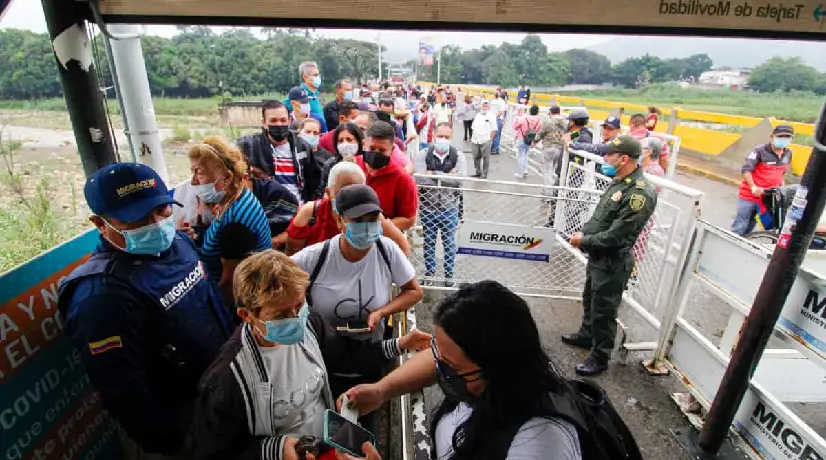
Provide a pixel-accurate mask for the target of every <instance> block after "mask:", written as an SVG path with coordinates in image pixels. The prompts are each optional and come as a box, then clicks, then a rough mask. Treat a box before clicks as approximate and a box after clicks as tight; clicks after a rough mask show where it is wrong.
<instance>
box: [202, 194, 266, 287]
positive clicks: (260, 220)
mask: <svg viewBox="0 0 826 460" xmlns="http://www.w3.org/2000/svg"><path fill="white" fill-rule="evenodd" d="M271 247H272V234H271V233H270V226H269V223H268V222H267V215H266V214H265V213H264V208H263V207H262V206H261V203H260V202H259V201H258V199H257V198H255V195H253V194H252V192H250V191H249V190H248V189H246V188H244V191H243V192H241V196H239V197H238V199H237V200H235V202H234V203H232V204H231V205H230V206H229V208H227V210H226V211H224V213H223V214H222V215H221V216H220V217H219V218H216V219H213V221H212V223H211V224H210V226H209V228H208V229H207V231H206V234H205V235H204V243H203V245H202V249H201V254H202V259H203V261H204V264H206V268H207V274H208V275H209V278H210V279H211V280H213V281H215V282H218V281H220V280H221V270H222V265H221V259H222V258H224V259H235V260H237V259H243V258H245V257H246V256H247V255H249V254H250V253H252V252H256V251H263V250H265V249H269V248H271Z"/></svg>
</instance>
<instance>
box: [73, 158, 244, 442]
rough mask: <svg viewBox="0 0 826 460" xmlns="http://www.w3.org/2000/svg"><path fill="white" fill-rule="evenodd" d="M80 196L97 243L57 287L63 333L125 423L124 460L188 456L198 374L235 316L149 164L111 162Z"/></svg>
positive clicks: (226, 334)
mask: <svg viewBox="0 0 826 460" xmlns="http://www.w3.org/2000/svg"><path fill="white" fill-rule="evenodd" d="M84 195H85V196H86V202H87V204H88V205H89V208H90V209H91V211H92V213H93V214H94V215H93V216H92V217H91V218H90V220H91V221H92V223H94V224H95V226H96V227H97V229H98V231H99V232H100V244H99V245H98V247H97V248H96V249H95V251H94V253H93V254H92V256H91V258H90V259H89V260H88V261H87V262H86V263H84V264H83V265H81V266H79V267H78V268H76V269H75V270H74V271H73V272H72V273H71V274H70V275H69V276H68V278H66V279H65V280H64V281H63V283H62V284H61V286H60V298H59V305H60V310H61V312H62V314H63V317H64V318H65V330H66V333H67V334H68V336H69V338H70V339H71V340H72V342H73V344H74V345H75V346H76V347H77V348H78V350H79V351H80V354H81V357H82V359H83V362H84V364H85V366H86V370H87V372H88V373H89V377H90V379H91V382H92V384H93V385H94V387H95V389H97V390H98V392H100V395H101V398H102V400H103V404H104V407H105V408H106V409H107V410H108V411H109V414H110V415H111V416H112V417H114V418H115V420H117V421H118V423H119V424H120V427H121V428H122V430H123V432H122V434H123V435H125V436H122V439H123V440H124V446H125V447H126V450H127V458H130V457H136V458H168V457H174V458H186V457H187V452H188V448H187V446H186V442H185V439H186V436H185V433H186V432H187V428H188V423H189V422H188V419H189V418H190V416H189V414H188V413H189V411H190V409H189V408H190V407H191V403H192V402H193V401H194V398H195V396H196V395H195V393H196V388H197V383H198V379H199V378H200V377H201V374H202V373H203V372H204V370H206V368H207V366H208V365H209V364H210V363H211V362H212V360H213V359H214V358H215V356H216V355H217V353H218V351H219V349H220V348H221V346H222V345H223V344H224V342H225V341H226V340H227V338H228V337H229V335H230V333H231V328H232V316H231V314H230V312H229V310H227V309H226V308H225V307H224V306H223V305H222V303H221V298H220V294H219V293H218V290H217V288H216V287H215V286H214V285H213V284H212V283H210V282H209V280H208V279H207V277H206V272H205V270H204V266H203V264H202V263H201V261H200V260H199V258H198V253H197V252H196V250H195V246H194V244H193V243H192V241H191V240H190V239H189V237H187V236H186V234H184V233H182V232H177V231H176V230H175V225H174V222H173V219H172V207H171V205H172V204H178V203H176V202H175V201H174V200H173V199H172V198H171V196H170V194H169V191H168V190H167V188H166V185H165V184H164V182H163V181H162V180H161V178H160V177H159V176H158V174H157V173H156V172H155V171H153V170H152V168H150V167H148V166H145V165H142V164H137V163H116V164H113V165H109V166H107V167H105V168H103V169H101V170H99V171H97V172H96V173H95V174H94V175H93V176H92V177H90V178H89V180H88V181H87V182H86V186H85V188H84Z"/></svg>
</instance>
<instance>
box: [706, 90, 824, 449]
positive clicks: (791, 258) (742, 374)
mask: <svg viewBox="0 0 826 460" xmlns="http://www.w3.org/2000/svg"><path fill="white" fill-rule="evenodd" d="M824 183H826V104H824V106H823V108H822V109H821V112H820V119H819V121H818V123H817V125H816V126H815V147H814V148H813V149H812V155H811V157H809V164H808V165H807V166H806V171H805V172H804V173H803V180H802V181H801V186H800V188H798V190H797V193H796V194H795V198H794V200H793V202H792V207H791V209H790V210H789V212H788V214H787V216H786V220H785V222H784V223H783V229H782V230H781V231H780V237H779V239H778V242H777V246H776V247H775V248H774V253H773V254H772V258H771V261H770V262H769V266H768V268H766V273H765V275H764V276H763V281H762V283H761V284H760V288H759V290H758V291H757V295H756V296H755V297H754V303H753V304H752V307H751V311H750V312H749V315H748V317H747V318H746V321H745V323H744V324H743V329H742V331H741V332H740V339H739V340H738V341H737V346H736V347H735V348H734V352H733V353H732V355H731V360H730V361H729V365H728V367H727V368H726V373H725V375H723V379H722V381H721V382H720V388H719V389H718V390H717V393H716V394H715V396H714V402H713V403H712V404H711V408H710V409H709V411H708V415H707V416H706V420H705V423H704V424H703V429H702V431H700V434H699V440H698V442H697V445H698V446H699V448H700V449H701V450H702V452H703V453H704V454H706V455H707V456H709V458H710V456H714V455H716V454H717V453H718V451H719V449H720V448H721V447H722V445H723V442H724V441H725V438H726V436H727V435H728V432H729V428H730V427H731V422H732V421H733V420H734V416H735V415H736V413H737V410H738V408H739V407H740V403H741V402H742V400H743V396H744V395H745V393H746V391H747V390H748V387H749V381H750V380H751V377H752V375H754V371H755V369H756V368H757V364H758V363H759V362H760V357H761V356H762V355H763V350H765V348H766V344H767V343H768V341H769V338H770V337H771V335H772V332H773V331H774V324H775V323H776V322H777V319H778V318H779V317H780V313H781V311H782V310H783V306H784V305H785V303H786V298H787V297H788V295H789V291H790V290H791V288H792V284H794V281H795V279H796V278H797V271H798V269H799V268H800V264H801V263H802V262H803V258H804V257H805V256H806V251H808V249H809V244H810V243H811V241H812V235H814V231H815V228H816V227H817V224H818V220H819V219H820V215H821V213H822V212H823V208H824V206H825V205H826V188H824V187H823V184H824Z"/></svg>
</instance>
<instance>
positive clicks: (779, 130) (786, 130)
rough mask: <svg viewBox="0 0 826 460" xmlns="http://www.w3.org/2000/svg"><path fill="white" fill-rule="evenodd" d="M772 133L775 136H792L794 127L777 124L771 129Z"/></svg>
mask: <svg viewBox="0 0 826 460" xmlns="http://www.w3.org/2000/svg"><path fill="white" fill-rule="evenodd" d="M772 134H774V135H775V136H777V135H783V136H794V127H793V126H791V125H777V126H776V127H775V128H774V130H773V131H772Z"/></svg>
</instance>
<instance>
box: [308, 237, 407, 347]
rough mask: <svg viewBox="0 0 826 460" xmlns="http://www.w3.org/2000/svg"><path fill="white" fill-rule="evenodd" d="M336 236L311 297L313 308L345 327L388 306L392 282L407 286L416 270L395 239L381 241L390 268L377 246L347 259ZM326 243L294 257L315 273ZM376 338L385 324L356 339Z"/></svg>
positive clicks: (310, 247) (378, 337)
mask: <svg viewBox="0 0 826 460" xmlns="http://www.w3.org/2000/svg"><path fill="white" fill-rule="evenodd" d="M340 238H341V235H336V236H334V237H333V238H331V239H330V250H329V252H328V253H327V260H326V261H325V262H324V266H323V267H322V268H321V271H320V272H319V273H318V277H317V278H316V280H315V283H314V284H313V287H312V290H311V291H310V296H311V297H312V300H313V305H312V307H311V308H312V311H316V312H318V313H319V314H320V315H321V316H322V317H323V318H324V319H325V320H326V321H327V322H328V323H330V324H331V325H332V326H334V327H335V326H342V325H344V324H346V323H347V322H348V321H353V320H359V319H360V320H363V321H367V317H368V316H370V313H371V312H373V311H376V310H378V309H379V308H381V307H383V306H385V305H387V303H388V302H390V298H391V295H392V286H391V285H392V284H393V283H395V284H396V285H397V286H404V285H405V284H407V283H409V282H410V280H412V279H413V277H415V276H416V272H415V270H414V269H413V265H412V264H411V263H410V261H409V260H407V257H405V255H404V253H403V252H402V250H401V249H400V248H399V246H398V245H397V244H396V243H394V242H393V240H391V239H389V238H387V237H384V236H382V237H381V242H382V245H383V246H384V249H385V251H386V252H387V257H388V259H389V260H390V269H389V270H388V268H387V264H386V263H385V262H384V260H383V259H382V256H381V254H380V253H379V250H378V248H376V247H375V246H373V249H371V250H370V252H368V253H367V255H366V256H364V258H363V259H361V260H359V261H358V262H355V263H353V262H348V261H347V260H346V259H345V258H344V256H343V255H342V254H341V249H339V239H340ZM323 247H324V242H321V243H316V244H314V245H312V246H309V247H306V248H304V249H302V250H301V251H300V252H299V253H298V254H295V255H293V256H292V257H293V260H295V262H296V263H297V264H298V265H299V266H300V267H301V269H302V270H304V271H305V272H307V273H312V272H313V269H314V268H315V266H316V263H317V262H318V257H319V255H320V254H321V250H322V248H323ZM371 337H372V339H373V340H375V341H378V340H382V339H383V338H384V326H383V325H382V326H380V327H377V328H376V329H375V330H374V331H373V334H372V335H370V334H358V335H357V336H354V338H357V339H359V338H361V339H364V340H367V339H368V338H371Z"/></svg>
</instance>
